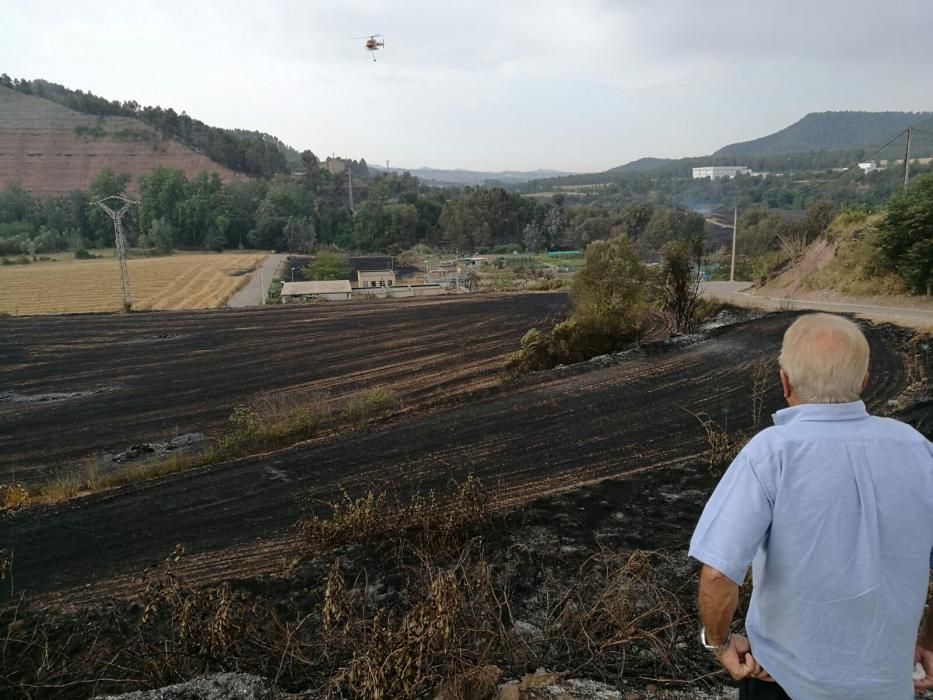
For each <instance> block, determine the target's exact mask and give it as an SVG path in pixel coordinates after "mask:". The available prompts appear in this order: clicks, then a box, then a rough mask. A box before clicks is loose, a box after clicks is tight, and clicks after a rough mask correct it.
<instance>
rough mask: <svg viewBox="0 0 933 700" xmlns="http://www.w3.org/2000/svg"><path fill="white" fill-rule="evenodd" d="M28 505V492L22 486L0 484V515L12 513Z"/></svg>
mask: <svg viewBox="0 0 933 700" xmlns="http://www.w3.org/2000/svg"><path fill="white" fill-rule="evenodd" d="M28 505H29V492H28V491H27V490H26V487H24V486H23V485H22V484H0V514H3V513H13V512H15V511H17V510H19V509H20V508H25V507H26V506H28Z"/></svg>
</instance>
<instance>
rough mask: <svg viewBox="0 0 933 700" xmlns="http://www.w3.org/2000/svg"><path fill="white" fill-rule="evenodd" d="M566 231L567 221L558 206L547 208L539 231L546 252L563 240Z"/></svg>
mask: <svg viewBox="0 0 933 700" xmlns="http://www.w3.org/2000/svg"><path fill="white" fill-rule="evenodd" d="M566 229H567V219H566V218H565V217H564V211H563V209H561V208H560V207H559V206H553V207H549V208H548V210H547V213H546V214H545V215H544V223H543V224H542V226H541V230H542V232H543V233H544V247H545V249H546V250H551V249H552V248H554V247H555V246H556V245H557V244H558V243H559V242H560V241H561V239H562V238H563V236H564V232H565V231H566Z"/></svg>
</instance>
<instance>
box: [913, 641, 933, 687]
mask: <svg viewBox="0 0 933 700" xmlns="http://www.w3.org/2000/svg"><path fill="white" fill-rule="evenodd" d="M914 663H915V664H920V665H921V666H923V670H924V671H926V673H927V675H926V676H924V677H923V678H921V679H920V680H918V681H914V690H915V691H918V692H919V691H921V690H933V651H930V650H929V649H924V648H923V647H922V646H920V645H919V644H918V645H917V651H916V652H914Z"/></svg>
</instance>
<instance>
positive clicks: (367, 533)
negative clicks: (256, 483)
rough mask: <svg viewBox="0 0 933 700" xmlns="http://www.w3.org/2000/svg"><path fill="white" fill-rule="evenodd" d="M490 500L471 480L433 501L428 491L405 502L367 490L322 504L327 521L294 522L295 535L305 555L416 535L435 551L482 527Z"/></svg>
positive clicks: (488, 511) (433, 498) (315, 519)
mask: <svg viewBox="0 0 933 700" xmlns="http://www.w3.org/2000/svg"><path fill="white" fill-rule="evenodd" d="M491 503H492V499H491V496H490V494H489V493H488V492H487V491H486V490H485V489H483V487H482V485H481V484H480V482H479V480H478V479H476V478H475V477H473V476H470V477H468V478H467V480H466V481H464V482H463V483H462V484H460V485H459V486H458V487H457V490H456V491H455V492H454V494H453V495H451V496H448V497H443V498H442V497H439V496H437V494H435V493H434V492H433V491H432V492H430V493H428V494H427V495H421V494H415V495H414V496H412V497H411V499H410V500H409V501H408V502H407V503H406V502H403V501H401V499H399V498H398V496H395V497H394V498H390V496H389V495H388V494H387V493H386V492H380V493H376V492H374V491H367V492H366V494H365V495H363V496H361V497H359V498H356V499H351V498H350V497H349V496H348V495H346V494H344V498H343V500H342V501H338V502H336V503H330V504H327V510H329V511H330V517H319V516H311V517H308V518H304V519H302V520H300V521H299V522H298V533H299V536H300V537H301V540H302V543H303V545H304V547H305V551H306V553H307V554H309V555H314V554H319V553H323V552H327V551H330V550H331V549H334V548H335V547H337V546H341V545H347V544H365V543H368V542H371V541H373V540H375V539H376V538H380V537H382V538H384V537H398V536H401V535H411V534H419V535H421V536H424V537H427V538H429V539H430V543H431V544H432V546H433V547H435V548H437V547H439V546H442V545H444V544H446V543H450V542H459V541H460V536H461V535H462V532H463V529H464V528H465V527H467V526H475V525H481V524H485V523H486V522H488V521H489V519H490V518H491V517H492V509H491Z"/></svg>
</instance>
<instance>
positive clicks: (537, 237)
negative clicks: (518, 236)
mask: <svg viewBox="0 0 933 700" xmlns="http://www.w3.org/2000/svg"><path fill="white" fill-rule="evenodd" d="M522 243H523V244H524V246H525V250H527V251H529V252H531V253H539V252H541V251H542V250H544V249H545V248H546V247H547V242H546V240H545V237H544V231H542V230H541V227H540V226H538V224H536V223H535V222H534V221H532V222H531V223H530V224H527V225H526V226H525V230H524V231H522Z"/></svg>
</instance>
